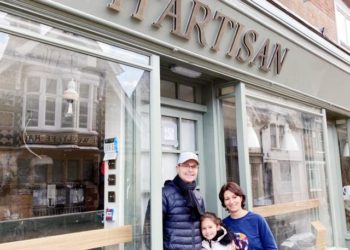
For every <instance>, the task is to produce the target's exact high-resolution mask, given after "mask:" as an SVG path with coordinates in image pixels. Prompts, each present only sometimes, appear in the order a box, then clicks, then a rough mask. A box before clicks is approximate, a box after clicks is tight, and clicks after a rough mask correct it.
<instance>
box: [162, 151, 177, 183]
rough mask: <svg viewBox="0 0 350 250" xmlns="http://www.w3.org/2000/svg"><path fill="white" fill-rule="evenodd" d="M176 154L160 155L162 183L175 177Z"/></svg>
mask: <svg viewBox="0 0 350 250" xmlns="http://www.w3.org/2000/svg"><path fill="white" fill-rule="evenodd" d="M177 157H178V155H177V154H174V153H163V154H162V166H163V167H162V177H163V178H162V179H163V183H164V182H165V181H166V180H172V179H174V177H175V176H176V165H177Z"/></svg>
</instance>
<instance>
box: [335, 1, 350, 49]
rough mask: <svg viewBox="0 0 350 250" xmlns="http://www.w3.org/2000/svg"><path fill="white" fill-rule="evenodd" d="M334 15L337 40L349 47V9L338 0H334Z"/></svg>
mask: <svg viewBox="0 0 350 250" xmlns="http://www.w3.org/2000/svg"><path fill="white" fill-rule="evenodd" d="M335 17H336V25H337V35H338V41H339V43H340V44H341V45H343V46H345V47H347V48H350V9H349V8H348V7H347V6H346V5H345V4H344V3H343V2H342V1H340V0H339V1H335Z"/></svg>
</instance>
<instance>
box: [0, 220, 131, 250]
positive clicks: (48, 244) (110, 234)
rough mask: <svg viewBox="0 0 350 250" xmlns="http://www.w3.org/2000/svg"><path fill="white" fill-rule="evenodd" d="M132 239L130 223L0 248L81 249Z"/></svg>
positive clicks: (22, 249) (23, 249) (9, 249)
mask: <svg viewBox="0 0 350 250" xmlns="http://www.w3.org/2000/svg"><path fill="white" fill-rule="evenodd" d="M131 240H132V228H131V225H127V226H122V227H117V228H113V229H97V230H90V231H84V232H79V233H71V234H62V235H56V236H49V237H43V238H36V239H30V240H22V241H15V242H9V243H3V244H0V249H2V250H17V249H21V250H32V249H39V250H40V249H50V250H62V249H69V250H81V249H92V248H98V247H104V246H111V245H115V244H119V243H125V242H129V241H131Z"/></svg>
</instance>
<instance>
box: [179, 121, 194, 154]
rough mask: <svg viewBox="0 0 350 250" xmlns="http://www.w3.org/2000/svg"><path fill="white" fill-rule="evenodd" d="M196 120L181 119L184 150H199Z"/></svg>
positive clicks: (182, 146)
mask: <svg viewBox="0 0 350 250" xmlns="http://www.w3.org/2000/svg"><path fill="white" fill-rule="evenodd" d="M196 142H197V131H196V121H193V120H188V119H181V148H182V150H184V151H192V152H195V151H196V150H197V145H196Z"/></svg>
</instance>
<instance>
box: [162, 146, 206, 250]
mask: <svg viewBox="0 0 350 250" xmlns="http://www.w3.org/2000/svg"><path fill="white" fill-rule="evenodd" d="M198 169H199V160H198V156H197V155H196V154H195V153H192V152H183V153H181V154H180V156H179V159H178V162H177V166H176V172H177V175H176V177H175V178H174V179H173V180H172V181H170V180H169V181H166V182H165V183H164V187H163V249H164V250H169V249H174V250H177V249H178V250H197V249H201V243H202V238H201V233H200V227H199V224H200V216H201V215H202V214H203V213H204V211H205V209H204V201H203V198H202V196H201V195H200V193H199V192H198V191H197V190H196V189H195V188H196V185H197V184H196V178H197V176H198Z"/></svg>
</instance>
